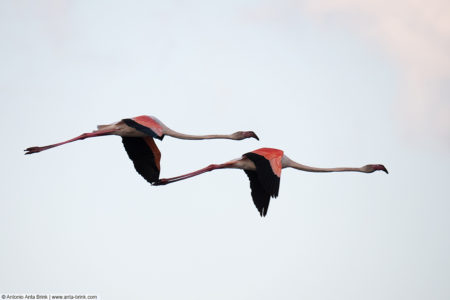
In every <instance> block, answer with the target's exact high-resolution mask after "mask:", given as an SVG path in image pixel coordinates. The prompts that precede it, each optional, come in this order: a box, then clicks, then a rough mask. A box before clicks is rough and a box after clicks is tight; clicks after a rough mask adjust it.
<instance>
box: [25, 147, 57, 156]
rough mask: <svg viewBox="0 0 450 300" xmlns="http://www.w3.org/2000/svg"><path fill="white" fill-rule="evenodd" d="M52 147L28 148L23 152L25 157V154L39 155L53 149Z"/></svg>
mask: <svg viewBox="0 0 450 300" xmlns="http://www.w3.org/2000/svg"><path fill="white" fill-rule="evenodd" d="M53 147H54V146H44V147H29V148H27V149H25V150H23V151H25V155H27V154H33V153H39V152H41V151H44V150H47V149H50V148H53Z"/></svg>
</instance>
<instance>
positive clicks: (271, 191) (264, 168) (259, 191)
mask: <svg viewBox="0 0 450 300" xmlns="http://www.w3.org/2000/svg"><path fill="white" fill-rule="evenodd" d="M244 157H247V158H248V159H250V160H251V161H252V162H253V163H254V164H255V166H256V171H245V173H246V174H247V176H248V178H249V179H250V188H251V190H252V198H253V202H254V203H255V206H256V208H257V209H258V211H259V213H260V214H261V216H263V217H264V216H265V215H266V214H267V210H268V209H269V202H270V198H271V197H273V198H276V197H277V196H278V191H279V189H280V177H278V176H277V175H275V173H274V172H273V170H272V167H271V166H270V162H269V161H268V160H267V159H266V158H265V157H264V156H261V155H259V154H256V153H252V152H249V153H246V154H244Z"/></svg>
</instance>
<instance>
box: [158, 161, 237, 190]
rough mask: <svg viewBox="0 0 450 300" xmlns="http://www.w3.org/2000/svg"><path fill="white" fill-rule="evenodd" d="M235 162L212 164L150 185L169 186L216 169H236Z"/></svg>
mask: <svg viewBox="0 0 450 300" xmlns="http://www.w3.org/2000/svg"><path fill="white" fill-rule="evenodd" d="M237 162H238V161H236V160H233V161H230V162H227V163H224V164H220V165H216V164H212V165H209V166H207V167H205V168H203V169H200V170H197V171H194V172H191V173H187V174H184V175H180V176H176V177H171V178H162V179H160V180H158V181H157V182H155V183H152V185H166V184H169V183H173V182H177V181H180V180H184V179H188V178H191V177H194V176H197V175H200V174H203V173H206V172H210V171H213V170H217V169H225V168H236V167H237V164H236V163H237Z"/></svg>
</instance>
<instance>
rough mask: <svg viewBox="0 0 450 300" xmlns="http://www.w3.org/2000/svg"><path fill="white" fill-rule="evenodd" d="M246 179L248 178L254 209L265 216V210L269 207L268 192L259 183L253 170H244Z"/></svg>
mask: <svg viewBox="0 0 450 300" xmlns="http://www.w3.org/2000/svg"><path fill="white" fill-rule="evenodd" d="M244 172H245V174H247V176H248V179H250V189H251V191H252V192H251V194H252V199H253V203H254V204H255V206H256V209H257V210H258V211H259V214H260V215H261V217H265V216H266V214H267V210H268V209H269V203H270V194H269V193H267V192H266V190H265V189H264V188H263V186H262V185H261V182H260V181H259V180H258V174H257V173H256V172H255V171H246V170H244Z"/></svg>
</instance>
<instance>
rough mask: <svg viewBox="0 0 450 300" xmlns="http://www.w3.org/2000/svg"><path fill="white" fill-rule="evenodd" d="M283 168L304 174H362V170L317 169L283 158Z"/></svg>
mask: <svg viewBox="0 0 450 300" xmlns="http://www.w3.org/2000/svg"><path fill="white" fill-rule="evenodd" d="M283 168H294V169H297V170H301V171H306V172H322V173H323V172H364V171H363V170H362V168H353V167H337V168H317V167H310V166H306V165H302V164H299V163H297V162H295V161H293V160H291V159H289V158H287V157H286V156H285V159H284V160H283Z"/></svg>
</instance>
